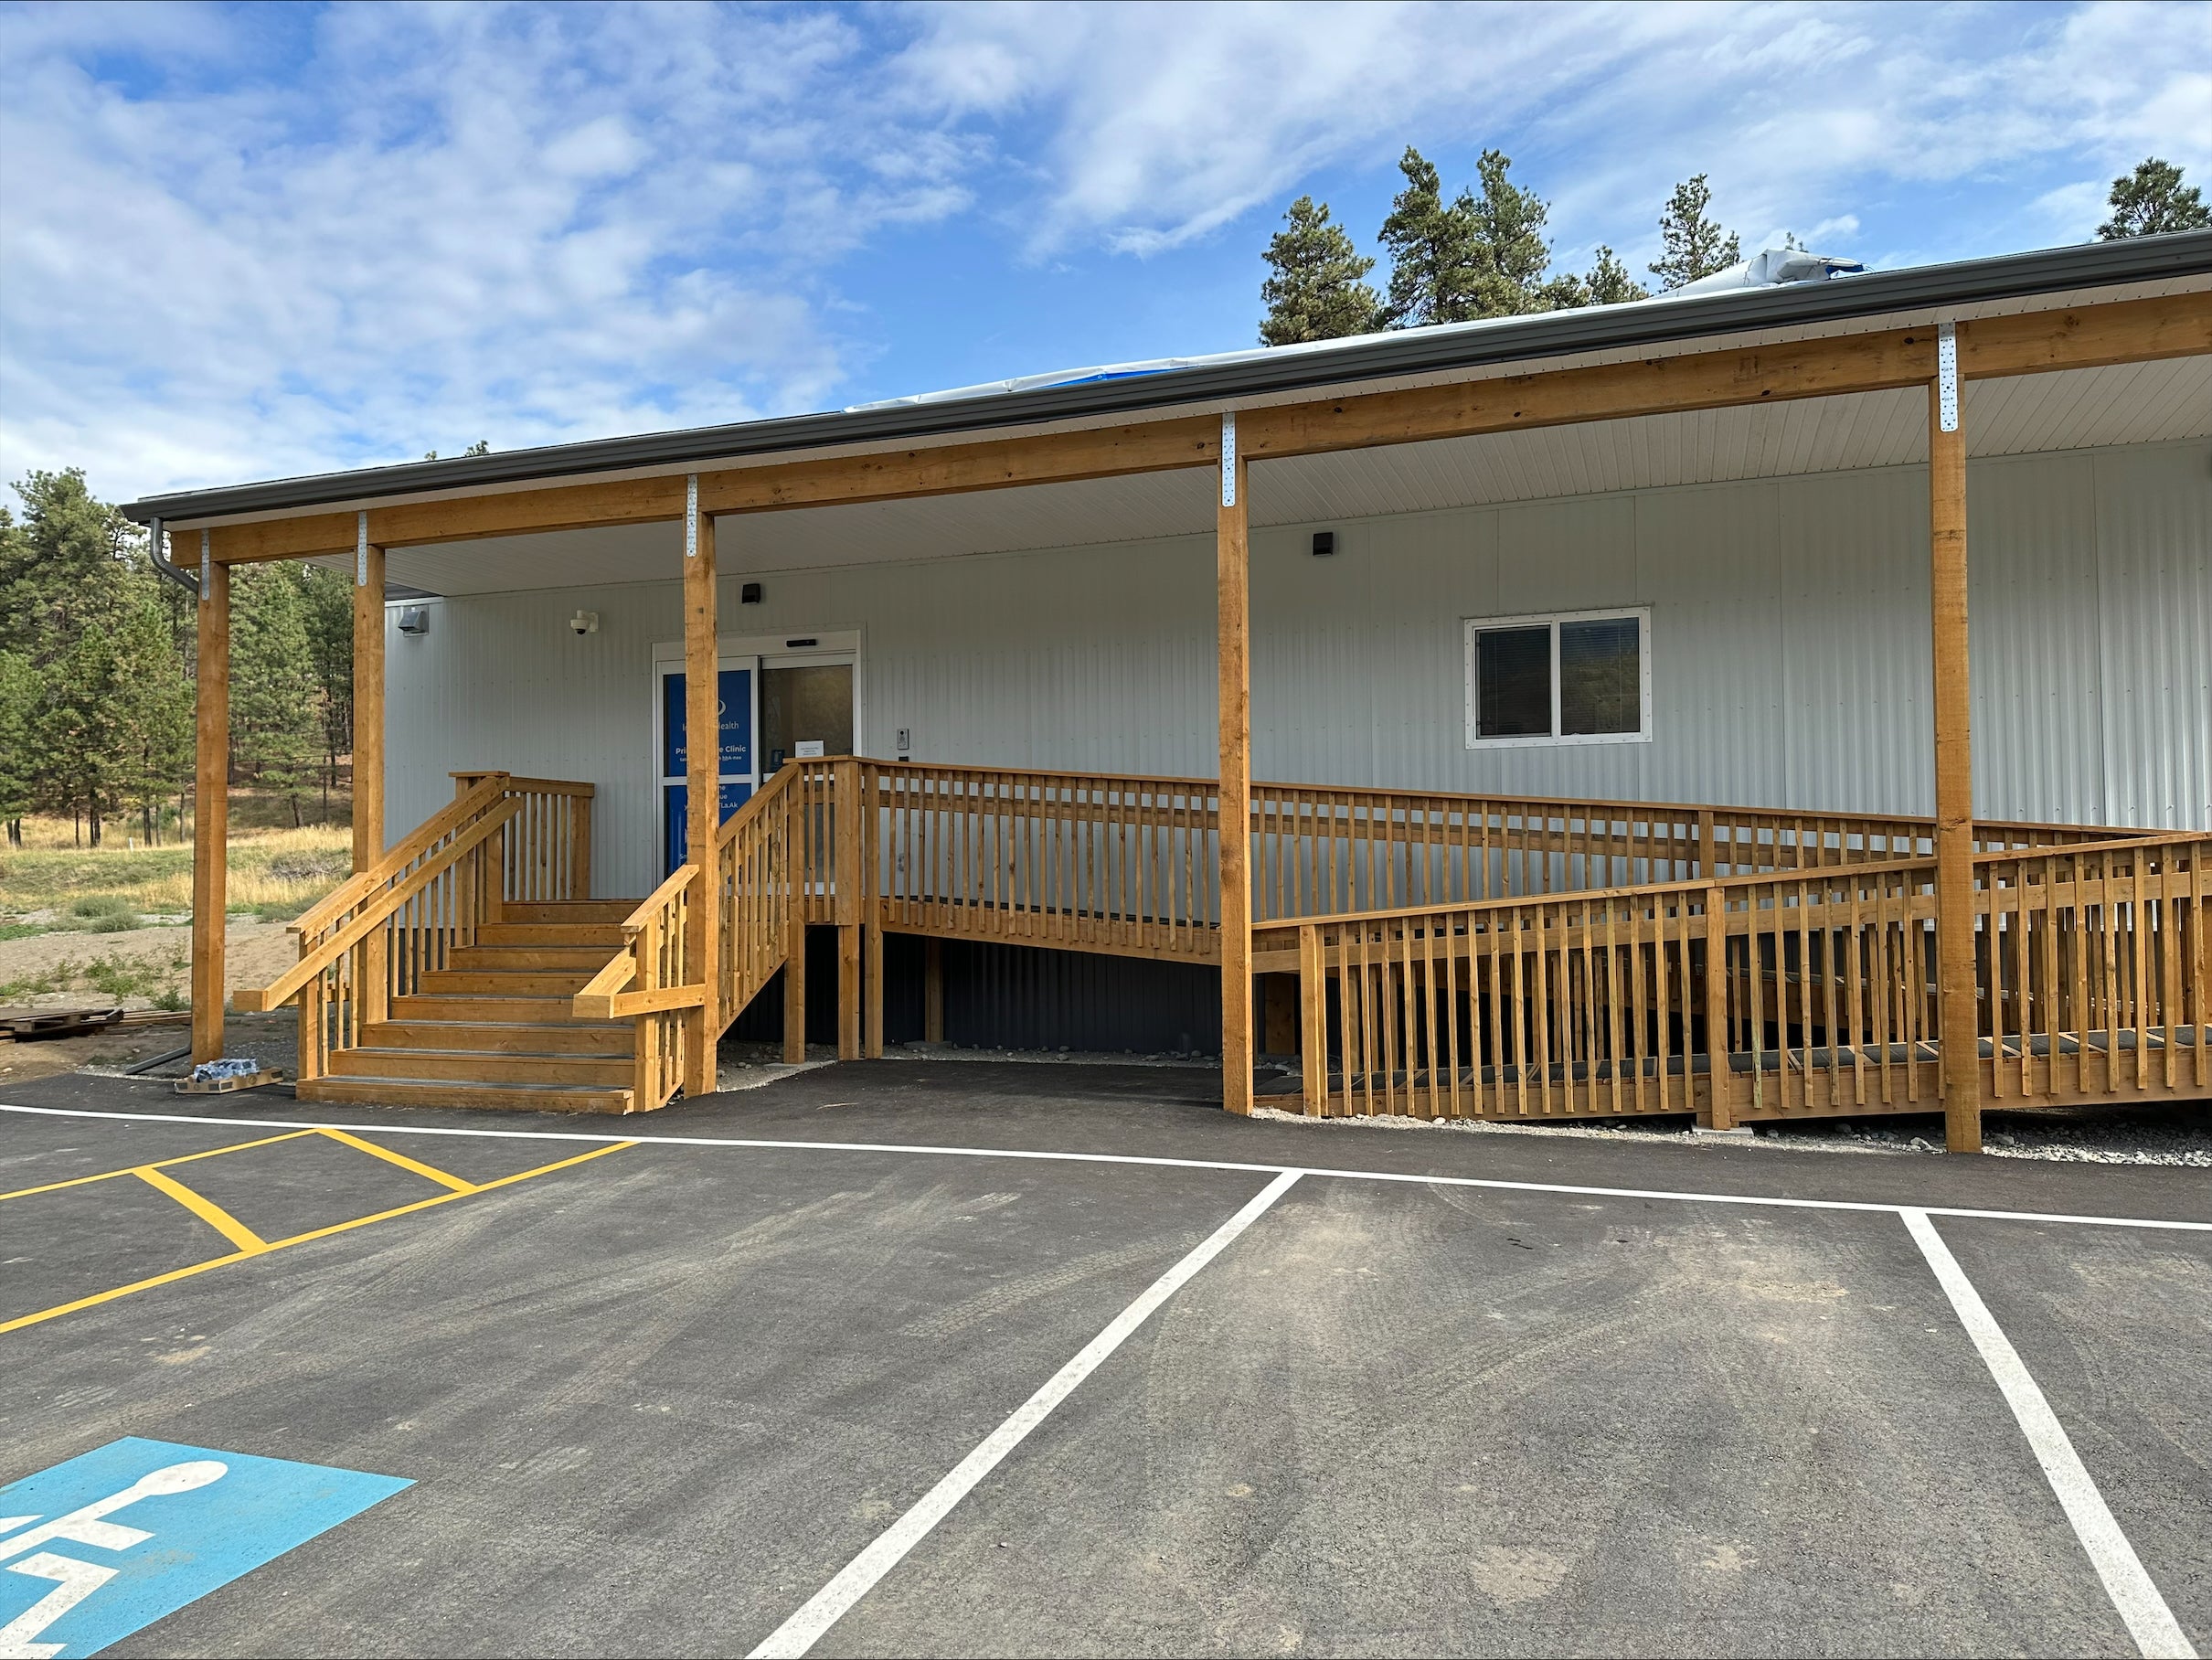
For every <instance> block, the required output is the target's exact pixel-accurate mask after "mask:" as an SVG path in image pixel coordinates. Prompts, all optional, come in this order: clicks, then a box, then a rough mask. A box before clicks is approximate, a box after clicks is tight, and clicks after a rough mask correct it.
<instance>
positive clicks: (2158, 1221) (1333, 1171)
mask: <svg viewBox="0 0 2212 1660" xmlns="http://www.w3.org/2000/svg"><path fill="white" fill-rule="evenodd" d="M0 1112H30V1113H37V1114H39V1115H41V1116H43V1117H48V1118H106V1119H113V1120H116V1121H117V1122H119V1123H162V1124H204V1125H207V1126H208V1127H209V1128H212V1129H239V1128H243V1129H248V1130H344V1131H347V1132H349V1133H353V1134H356V1135H473V1136H482V1137H485V1138H488V1139H491V1140H495V1141H554V1142H587V1143H593V1144H596V1143H601V1142H622V1143H633V1144H636V1145H638V1146H640V1147H751V1148H760V1149H765V1150H771V1151H782V1152H793V1153H904V1154H913V1155H919V1156H927V1157H931V1158H1005V1159H1028V1160H1034V1161H1037V1162H1040V1163H1046V1164H1071V1165H1146V1166H1150V1167H1154V1168H1159V1169H1168V1170H1227V1171H1232V1172H1237V1173H1240V1174H1243V1175H1248V1176H1281V1175H1283V1174H1286V1173H1289V1172H1292V1171H1295V1172H1298V1173H1301V1174H1303V1175H1306V1176H1328V1177H1331V1178H1333V1179H1335V1180H1337V1181H1346V1182H1409V1183H1412V1184H1414V1185H1415V1186H1435V1187H1484V1188H1489V1189H1493V1190H1495V1191H1499V1192H1505V1193H1558V1194H1567V1195H1569V1196H1571V1197H1578V1198H1612V1199H1670V1200H1680V1201H1683V1202H1686V1203H1689V1204H1697V1205H1756V1206H1766V1207H1771V1208H1776V1209H1781V1210H1851V1211H1859V1212H1870V1213H1872V1214H1874V1215H1877V1216H1902V1215H1904V1214H1905V1212H1907V1211H1908V1210H1918V1211H1919V1212H1920V1213H1921V1214H1922V1215H1924V1216H1948V1217H1962V1218H1971V1219H1973V1220H1975V1221H1983V1222H2067V1223H2071V1224H2073V1225H2075V1226H2077V1227H2082V1228H2149V1229H2161V1230H2164V1231H2169V1232H2175V1233H2212V1222H2176V1221H2168V1220H2165V1219H2163V1218H2154V1217H2126V1216H2077V1215H2069V1214H2068V1213H2066V1212H2064V1211H2051V1210H1980V1209H1975V1208H1972V1207H1968V1206H1956V1205H1897V1204H1883V1203H1880V1202H1877V1201H1875V1200H1870V1199H1792V1198H1777V1197H1772V1196H1771V1195H1767V1194H1755V1193H1698V1192H1694V1191H1684V1190H1678V1189H1675V1188H1667V1187H1591V1186H1578V1185H1575V1184H1571V1183H1567V1182H1509V1181H1502V1180H1498V1179H1496V1178H1494V1177H1491V1176H1425V1175H1420V1174H1419V1173H1414V1172H1408V1171H1402V1170H1351V1169H1338V1168H1334V1167H1331V1166H1328V1165H1267V1164H1255V1163H1246V1162H1243V1161H1239V1160H1235V1159H1211V1158H1158V1157H1153V1156H1149V1155H1144V1154H1137V1153H1056V1152H1049V1151H1040V1150H1037V1149H1032V1148H1026V1147H943V1146H936V1145H933V1144H929V1143H922V1142H826V1141H782V1140H777V1139H775V1138H773V1137H770V1136H739V1135H655V1134H653V1133H650V1132H640V1131H636V1130H633V1131H631V1132H630V1133H628V1134H626V1135H609V1134H603V1133H599V1134H595V1133H591V1132H590V1131H582V1130H480V1129H476V1128H474V1127H473V1126H456V1125H450V1124H358V1123H354V1124H334V1123H324V1122H322V1121H320V1120H316V1119H292V1118H199V1117H195V1116H193V1115H192V1114H190V1113H184V1112H99V1111H97V1110H95V1109H92V1108H90V1107H19V1106H14V1105H11V1104H9V1103H8V1102H5V1101H0Z"/></svg>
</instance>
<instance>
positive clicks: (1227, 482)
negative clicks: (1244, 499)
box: [1221, 410, 1237, 507]
mask: <svg viewBox="0 0 2212 1660" xmlns="http://www.w3.org/2000/svg"><path fill="white" fill-rule="evenodd" d="M1221 505H1223V506H1224V507H1234V506H1235V505H1237V411H1236V410H1224V411H1223V412H1222V416H1221Z"/></svg>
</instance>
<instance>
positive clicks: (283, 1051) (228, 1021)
mask: <svg viewBox="0 0 2212 1660" xmlns="http://www.w3.org/2000/svg"><path fill="white" fill-rule="evenodd" d="M223 1035H224V1039H225V1041H224V1044H223V1048H225V1049H226V1050H227V1051H229V1053H230V1054H233V1055H250V1056H252V1057H253V1058H254V1059H257V1060H259V1061H261V1063H262V1064H263V1065H264V1066H272V1067H279V1068H282V1069H283V1071H284V1073H285V1075H286V1076H287V1077H289V1076H291V1075H292V1072H293V1071H294V1069H296V1067H297V1065H298V1046H299V1018H298V1016H296V1015H294V1014H293V1013H292V1010H290V1009H282V1010H279V1011H278V1012H277V1013H275V1014H273V1015H226V1016H224V1017H223ZM191 1040H192V1028H191V1027H190V1026H188V1025H187V1024H186V1018H185V1016H182V1015H180V1016H178V1017H177V1020H176V1022H175V1025H164V1026H147V1027H138V1028H136V1029H134V1030H132V1031H127V1032H98V1033H94V1034H93V1035H92V1036H91V1037H47V1038H42V1039H40V1040H39V1041H37V1042H36V1043H0V1091H5V1090H6V1089H8V1088H10V1087H12V1086H14V1085H16V1084H18V1083H24V1082H27V1081H28V1080H31V1079H34V1078H56V1077H59V1076H60V1075H61V1074H62V1073H65V1072H74V1071H77V1070H78V1069H80V1068H83V1067H99V1068H108V1069H122V1068H123V1067H127V1066H130V1065H132V1064H133V1063H134V1062H136V1061H141V1060H150V1059H153V1058H154V1056H156V1055H162V1054H166V1053H167V1052H168V1051H169V1050H171V1049H178V1048H184V1046H185V1045H186V1044H187V1043H189V1042H190V1041H191ZM184 1070H185V1063H184V1062H183V1061H181V1060H180V1061H178V1062H177V1063H176V1064H175V1065H174V1066H166V1067H161V1068H158V1069H156V1072H157V1075H158V1076H160V1077H163V1078H168V1077H172V1076H175V1075H178V1074H181V1073H182V1072H183V1071H184Z"/></svg>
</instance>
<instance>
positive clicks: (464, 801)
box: [292, 772, 506, 935]
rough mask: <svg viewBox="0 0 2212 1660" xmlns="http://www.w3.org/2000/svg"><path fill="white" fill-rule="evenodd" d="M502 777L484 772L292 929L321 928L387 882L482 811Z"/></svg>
mask: <svg viewBox="0 0 2212 1660" xmlns="http://www.w3.org/2000/svg"><path fill="white" fill-rule="evenodd" d="M505 778H506V774H505V773H504V772H491V773H487V774H485V775H484V782H483V783H480V784H478V785H476V786H475V788H473V789H472V790H471V791H470V792H469V793H467V794H466V795H463V796H459V797H457V798H455V799H454V800H452V801H451V802H449V803H446V804H445V805H444V806H443V807H441V808H440V809H439V810H438V811H437V812H435V813H433V814H431V816H430V817H428V818H426V819H424V820H423V821H422V823H421V824H420V825H416V826H415V828H414V829H413V830H412V831H411V832H409V834H408V835H407V837H406V838H405V839H404V840H403V841H401V842H400V844H399V846H397V847H394V848H393V849H392V850H391V851H390V852H388V853H387V854H386V855H385V856H384V857H382V858H380V859H378V861H377V862H376V863H375V864H373V865H371V866H370V867H368V868H367V870H364V871H361V872H360V873H359V874H357V875H356V876H353V877H349V878H346V881H345V882H344V883H343V884H341V885H340V886H339V887H338V888H337V889H335V891H333V892H330V893H326V894H324V896H323V897H322V898H321V899H318V900H316V901H315V902H314V904H313V905H310V906H309V907H308V908H307V909H306V910H303V911H302V912H301V913H300V914H299V915H298V916H296V917H294V918H293V919H292V932H293V933H296V934H302V935H306V934H314V933H319V932H321V931H323V930H324V928H325V927H327V926H328V925H329V924H330V922H331V921H332V920H334V919H335V918H337V917H340V916H343V915H344V914H345V913H346V911H348V910H351V909H353V907H354V906H355V905H356V904H357V903H359V901H360V899H361V897H362V896H363V895H365V894H367V893H369V892H371V891H373V890H374V889H376V888H377V887H378V885H379V884H381V883H384V882H388V881H389V880H391V878H392V877H393V876H394V875H395V874H397V873H398V872H399V871H400V870H401V869H403V868H405V867H407V865H408V864H409V863H410V862H411V861H413V860H415V859H419V858H420V857H422V855H423V854H424V853H425V852H427V851H428V850H429V849H430V848H431V847H432V846H436V845H437V843H438V842H439V841H440V840H441V838H443V837H444V836H446V835H450V834H451V833H452V830H453V828H454V826H455V825H460V824H462V823H463V821H465V820H467V819H468V818H470V817H472V816H473V815H474V814H478V813H481V812H482V811H483V810H484V805H485V803H488V802H490V801H491V800H493V799H494V798H495V796H497V795H498V794H499V793H500V792H501V791H502V790H503V789H504V788H505V784H504V783H503V782H502V781H503V780H505Z"/></svg>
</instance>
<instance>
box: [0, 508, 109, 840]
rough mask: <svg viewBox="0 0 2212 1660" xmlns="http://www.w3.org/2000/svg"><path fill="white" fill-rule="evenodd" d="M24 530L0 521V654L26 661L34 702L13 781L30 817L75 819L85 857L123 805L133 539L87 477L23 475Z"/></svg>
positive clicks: (10, 519)
mask: <svg viewBox="0 0 2212 1660" xmlns="http://www.w3.org/2000/svg"><path fill="white" fill-rule="evenodd" d="M16 495H18V496H19V497H20V498H21V499H22V502H23V506H24V516H23V521H22V523H21V524H20V525H17V524H16V523H15V522H14V519H13V516H5V519H4V521H0V650H6V651H12V652H14V653H15V654H17V655H18V656H20V657H22V658H23V659H24V660H25V661H27V663H28V665H29V666H30V670H31V674H32V676H33V681H34V686H35V692H34V697H33V701H32V703H31V706H30V708H29V711H28V714H27V718H26V721H25V733H24V738H23V741H22V751H21V754H20V756H19V758H18V760H17V762H16V770H17V771H19V772H21V773H23V774H26V775H27V778H28V780H29V785H30V789H29V794H30V797H31V802H32V804H33V807H34V810H37V811H44V812H48V813H56V814H61V813H66V814H69V815H70V816H71V817H72V818H76V819H79V820H80V822H81V823H82V824H83V825H85V828H86V834H87V835H89V838H90V843H91V845H92V846H99V845H100V837H101V822H102V818H103V816H104V815H105V814H110V813H112V812H113V811H114V810H115V808H116V807H117V806H118V805H119V804H120V799H121V798H120V794H119V781H120V779H121V777H122V772H123V771H124V765H123V762H124V743H125V738H124V732H125V730H126V729H127V727H128V725H129V721H130V708H129V705H130V702H131V699H132V698H133V696H134V695H135V687H134V686H133V683H132V682H131V681H130V679H129V678H128V677H127V676H124V674H123V673H122V669H121V667H120V665H119V658H118V646H117V633H118V625H119V622H120V620H121V619H122V615H123V612H124V611H125V610H126V609H127V607H128V605H129V602H130V592H131V587H132V579H133V569H132V566H131V563H130V560H131V556H132V552H133V540H134V538H135V537H136V535H137V532H136V530H135V528H134V527H133V526H131V525H130V524H129V523H128V521H126V520H125V519H124V518H123V517H122V515H120V514H119V513H117V512H116V511H115V509H114V508H113V507H112V506H110V505H107V504H105V503H103V502H100V501H96V500H94V499H93V497H92V495H91V494H90V491H89V490H87V489H86V487H85V482H84V474H83V473H82V472H81V471H80V470H79V469H77V468H74V467H72V468H69V469H66V470H65V471H63V472H60V473H32V474H29V475H28V476H27V477H26V478H24V479H23V480H21V481H20V482H19V483H17V484H16Z"/></svg>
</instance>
